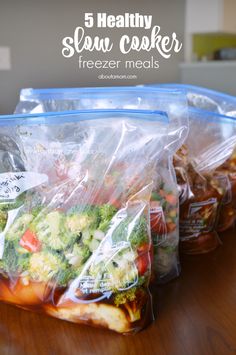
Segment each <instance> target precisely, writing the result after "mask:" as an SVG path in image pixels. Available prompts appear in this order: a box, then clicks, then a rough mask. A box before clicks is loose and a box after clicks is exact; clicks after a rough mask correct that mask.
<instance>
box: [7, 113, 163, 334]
mask: <svg viewBox="0 0 236 355" xmlns="http://www.w3.org/2000/svg"><path fill="white" fill-rule="evenodd" d="M0 127H1V137H0V148H1V152H0V153H1V155H0V156H1V167H2V170H1V174H0V213H1V219H0V220H1V224H0V225H1V233H0V245H1V250H0V257H1V260H0V275H1V277H0V299H1V300H3V301H5V302H9V303H13V304H15V305H17V306H20V307H22V308H24V309H30V310H35V311H38V312H43V313H47V314H50V315H52V316H55V317H58V318H62V319H66V320H69V321H72V322H78V323H81V322H82V323H88V324H92V325H95V326H100V327H106V328H109V329H112V330H115V331H117V332H120V333H129V332H136V331H138V330H140V329H142V328H143V327H144V326H146V325H147V324H148V323H149V322H150V321H151V320H152V318H153V315H152V304H151V296H150V293H149V289H148V285H149V281H150V276H151V254H152V253H151V251H150V250H151V239H150V219H149V205H150V196H151V192H152V189H153V185H154V184H157V183H158V179H159V176H158V164H159V161H160V160H161V159H162V154H163V148H164V146H165V144H166V137H167V129H168V118H167V116H166V114H165V113H162V112H157V111H144V110H143V111H137V110H120V111H117V110H116V111H114V110H102V111H101V110H100V111H99V110H90V111H79V112H73V113H65V114H63V113H61V114H60V113H55V114H54V113H53V114H42V115H30V116H26V115H18V116H2V117H0ZM4 157H5V158H4Z"/></svg>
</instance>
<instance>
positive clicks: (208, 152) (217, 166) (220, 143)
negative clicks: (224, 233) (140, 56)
mask: <svg viewBox="0 0 236 355" xmlns="http://www.w3.org/2000/svg"><path fill="white" fill-rule="evenodd" d="M189 125H190V129H189V135H188V138H187V140H186V142H185V145H184V146H182V148H181V149H180V150H179V151H178V153H177V155H176V156H175V162H174V164H175V170H176V174H177V181H178V184H179V189H180V239H181V243H180V245H181V249H182V251H183V252H185V253H188V254H196V253H204V252H208V251H210V250H213V249H214V248H216V247H217V246H218V245H219V244H220V240H219V238H218V234H217V230H225V229H227V228H228V227H229V226H231V225H233V224H234V220H235V202H234V200H235V197H236V196H235V195H234V190H235V185H234V180H233V179H232V177H231V174H230V173H229V171H228V170H227V169H226V168H225V164H226V163H227V162H228V160H229V159H230V157H231V156H232V154H233V153H234V149H235V147H236V121H235V120H234V119H232V118H229V117H227V116H222V115H219V114H216V113H210V112H204V111H202V110H197V109H194V108H190V109H189ZM203 127H204V129H203Z"/></svg>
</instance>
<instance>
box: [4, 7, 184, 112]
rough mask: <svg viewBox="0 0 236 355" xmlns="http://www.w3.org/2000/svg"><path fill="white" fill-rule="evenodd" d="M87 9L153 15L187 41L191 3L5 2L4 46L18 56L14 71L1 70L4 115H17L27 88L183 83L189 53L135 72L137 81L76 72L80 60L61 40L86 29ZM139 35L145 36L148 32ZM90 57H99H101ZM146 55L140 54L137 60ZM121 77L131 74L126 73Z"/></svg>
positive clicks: (113, 33)
mask: <svg viewBox="0 0 236 355" xmlns="http://www.w3.org/2000/svg"><path fill="white" fill-rule="evenodd" d="M86 11H87V12H101V11H106V12H108V13H113V14H117V15H118V14H120V13H123V12H131V13H134V12H140V13H142V14H152V15H153V20H154V22H155V23H157V24H159V25H161V26H162V30H163V33H168V34H170V33H172V32H173V31H175V32H177V34H178V36H179V37H180V39H181V40H182V41H183V38H184V18H185V13H184V12H185V0H168V1H167V0H145V1H143V0H137V1H135V0H133V1H131V0H119V1H118V0H117V1H108V0H106V1H105V2H104V1H103V2H102V1H98V0H77V1H76V0H67V1H62V0H58V1H56V0H50V1H48V0H41V1H39V0H38V1H32V0H21V1H17V0H8V1H3V0H0V46H9V47H10V48H11V56H12V70H11V71H0V113H11V112H13V110H14V108H15V105H16V103H17V100H18V92H19V90H20V89H21V88H23V87H60V86H83V85H84V86H85V85H87V86H90V85H98V86H102V85H121V84H124V85H131V84H139V83H148V82H157V81H160V82H163V81H167V82H168V81H178V80H179V69H178V64H179V62H181V61H182V59H183V52H184V50H182V51H181V52H180V53H179V54H177V55H174V56H173V57H172V58H171V59H170V60H165V61H163V60H162V61H160V64H161V69H159V70H146V71H145V70H141V71H137V72H132V74H137V75H138V79H137V80H136V81H132V82H131V81H128V80H127V81H125V82H120V81H116V82H112V81H108V82H104V81H102V82H101V80H100V81H99V80H98V79H97V76H98V74H99V71H95V70H83V71H81V70H80V71H79V70H78V69H76V64H77V63H76V58H73V59H70V60H69V59H65V58H63V57H62V55H61V49H62V46H61V40H62V38H63V37H65V36H68V35H72V34H73V30H74V28H75V27H76V26H78V25H83V14H84V12H86ZM106 31H107V30H104V34H105V33H106ZM137 31H138V33H140V34H141V33H143V34H144V32H143V31H142V30H136V32H137ZM130 33H131V31H130ZM134 33H135V32H134ZM145 34H146V33H145ZM109 35H110V36H114V37H115V36H117V37H120V33H119V31H112V30H110V32H109ZM90 56H91V59H93V60H94V59H98V58H96V57H97V55H96V54H95V53H92V54H91V55H90ZM107 57H108V58H109V56H107ZM112 57H113V58H114V57H115V59H120V58H119V57H120V53H119V52H118V51H117V52H116V53H114V52H113V55H112ZM146 57H147V55H145V57H144V56H143V55H142V54H137V55H136V59H145V58H146ZM99 59H100V58H99ZM112 73H113V72H112ZM116 73H117V74H126V73H125V72H124V70H122V72H119V71H118V72H116ZM129 74H131V72H130V71H129Z"/></svg>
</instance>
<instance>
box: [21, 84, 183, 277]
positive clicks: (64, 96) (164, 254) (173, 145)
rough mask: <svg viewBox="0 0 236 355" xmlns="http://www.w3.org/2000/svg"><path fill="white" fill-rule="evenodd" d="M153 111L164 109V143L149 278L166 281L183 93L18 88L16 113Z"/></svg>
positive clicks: (174, 236) (170, 270)
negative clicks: (174, 161)
mask: <svg viewBox="0 0 236 355" xmlns="http://www.w3.org/2000/svg"><path fill="white" fill-rule="evenodd" d="M78 108H79V109H81V108H82V109H104V108H105V109H107V108H112V109H121V108H122V109H130V108H132V109H142V110H143V109H158V110H162V111H165V112H167V113H168V116H169V118H170V124H169V141H168V142H167V144H166V154H165V156H164V157H163V161H162V163H161V164H159V168H160V166H162V169H161V171H160V169H159V174H160V175H162V179H161V183H160V184H158V185H157V186H155V187H154V191H153V194H152V204H151V227H152V237H153V244H154V268H153V270H154V274H155V277H154V278H153V281H157V282H166V281H169V280H170V279H172V278H174V277H177V276H178V275H179V272H180V264H179V257H178V243H179V229H178V224H179V223H178V219H179V206H178V189H177V184H176V177H175V173H174V170H173V164H172V156H173V152H175V151H176V150H177V149H178V148H179V147H180V146H181V145H182V143H183V141H184V139H185V137H186V135H187V131H188V113H187V101H186V96H185V93H183V92H182V91H181V90H179V89H157V88H152V87H103V88H64V89H63V88H61V89H23V90H21V93H20V102H19V104H18V105H17V108H16V112H18V113H19V112H21V113H22V112H31V113H33V112H45V111H55V110H59V111H65V110H67V109H78Z"/></svg>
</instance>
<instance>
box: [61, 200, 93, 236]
mask: <svg viewBox="0 0 236 355" xmlns="http://www.w3.org/2000/svg"><path fill="white" fill-rule="evenodd" d="M67 218H68V221H69V228H71V229H72V231H73V232H75V233H78V232H82V231H83V230H85V229H90V230H94V229H96V228H97V227H98V226H99V224H100V214H99V207H96V206H85V207H81V206H77V207H74V208H72V209H71V210H70V211H69V213H68V217H67ZM70 221H71V225H70Z"/></svg>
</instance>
